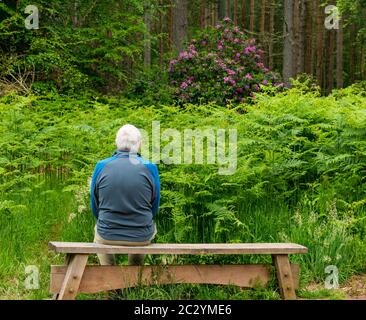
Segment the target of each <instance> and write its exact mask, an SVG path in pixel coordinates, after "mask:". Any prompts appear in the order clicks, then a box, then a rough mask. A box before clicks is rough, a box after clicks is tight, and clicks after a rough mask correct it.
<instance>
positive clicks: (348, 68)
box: [0, 0, 366, 299]
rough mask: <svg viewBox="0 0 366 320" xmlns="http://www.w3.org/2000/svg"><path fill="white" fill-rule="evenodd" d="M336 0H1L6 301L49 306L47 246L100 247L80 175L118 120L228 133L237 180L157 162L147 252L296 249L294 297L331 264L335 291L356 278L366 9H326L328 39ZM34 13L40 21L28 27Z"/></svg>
mask: <svg viewBox="0 0 366 320" xmlns="http://www.w3.org/2000/svg"><path fill="white" fill-rule="evenodd" d="M329 4H331V3H330V1H328V0H314V1H310V0H293V1H289V0H284V1H272V0H263V1H254V0H243V1H238V0H146V1H138V0H128V1H127V0H116V1H111V0H105V1H86V0H78V1H75V0H72V1H70V0H63V1H46V0H37V1H33V0H24V1H19V0H16V1H12V0H3V1H1V0H0V119H1V122H0V147H1V152H0V226H1V227H0V248H1V250H0V298H47V297H48V296H49V295H48V284H49V283H48V282H49V280H48V279H49V265H50V264H58V263H60V262H61V261H62V257H60V255H57V254H51V253H49V252H48V250H47V243H48V241H50V240H66V241H91V240H92V239H93V226H94V224H95V221H94V217H93V215H92V214H91V212H90V209H89V183H90V176H91V174H92V171H93V168H94V166H95V163H96V162H97V161H98V160H100V159H102V158H105V157H108V156H110V155H111V153H112V152H113V151H114V145H113V141H114V135H115V133H116V130H117V129H118V128H119V127H120V126H121V125H123V124H125V123H127V122H129V123H132V124H134V125H136V126H138V127H140V128H143V129H145V130H147V131H148V132H149V133H150V134H151V131H152V123H153V121H159V122H160V125H161V129H162V130H164V129H175V130H178V133H183V131H184V130H185V129H212V130H214V131H217V130H218V129H225V130H226V132H227V131H228V129H236V130H237V148H236V150H235V152H237V158H235V159H236V160H235V161H236V163H235V164H236V170H234V172H233V174H232V175H221V174H220V171H219V169H220V168H222V167H221V166H222V164H220V163H215V164H207V162H208V161H207V162H205V163H204V164H197V163H195V164H187V163H186V164H177V163H175V164H174V162H173V164H168V163H167V162H164V161H163V162H162V163H160V164H159V170H160V175H161V182H162V199H161V208H160V212H159V214H158V216H157V225H158V235H157V238H156V241H159V242H178V243H179V242H198V243H199V242H275V241H280V242H282V241H292V242H297V243H301V244H303V245H306V246H308V247H309V254H306V255H303V256H298V257H293V259H294V261H296V262H301V266H302V276H301V288H302V290H300V291H299V295H302V296H303V297H308V296H309V292H303V290H304V288H305V287H306V285H307V284H310V283H314V282H315V283H318V284H319V283H323V281H324V279H325V277H326V274H325V267H326V266H328V265H335V266H337V267H338V269H339V275H340V282H341V283H344V282H345V281H346V280H347V279H349V277H350V276H351V275H353V274H357V273H362V272H365V271H366V265H365V261H366V244H365V243H366V197H365V190H366V180H365V177H366V126H365V124H366V95H365V92H366V84H365V81H363V82H362V80H365V79H366V59H365V57H366V55H365V52H366V50H365V44H366V42H365V41H364V40H365V37H366V28H365V21H366V20H365V19H364V14H365V10H366V2H365V0H356V1H350V0H338V1H335V4H337V6H338V9H339V13H340V17H341V20H340V21H338V22H339V24H340V27H339V28H338V29H337V28H336V29H327V28H325V24H324V22H326V21H325V19H326V18H327V15H326V13H325V11H324V9H325V7H326V6H327V5H329ZM28 5H35V6H36V8H37V10H35V9H34V7H33V9H32V10H31V11H33V12H32V14H36V12H38V14H39V21H38V22H39V28H35V29H29V28H27V27H26V26H27V25H26V24H25V22H27V23H29V22H30V21H29V20H25V19H29V17H28V18H27V15H29V14H30V13H31V12H28V13H25V12H24V10H25V8H26V7H27V6H28ZM197 8H199V10H197ZM329 14H331V12H330V13H329ZM32 19H33V20H32V22H33V23H35V22H36V20H34V19H36V18H35V16H34V17H33V18H32ZM328 22H329V21H328ZM333 22H334V21H333ZM280 74H281V76H280ZM281 78H282V79H281ZM290 78H293V79H291V80H290ZM294 79H295V80H294ZM345 86H347V87H346V88H344V87H345ZM335 87H336V88H338V89H334V88H335ZM325 94H327V96H325ZM150 138H151V135H150ZM146 142H147V141H145V145H146ZM167 143H168V141H162V146H164V144H165V145H166V144H167ZM149 145H150V146H151V143H150V144H149ZM145 151H146V150H145ZM182 151H183V150H182ZM204 151H205V153H207V151H208V146H207V147H206V148H204ZM226 151H228V150H226ZM231 151H232V150H231ZM235 152H234V154H235ZM146 157H147V158H150V157H149V156H148V155H146ZM150 159H151V158H150ZM91 259H92V260H93V261H92V262H95V263H97V260H96V257H91ZM167 259H168V258H167V257H148V258H147V261H146V262H147V263H150V264H154V263H166V262H167ZM169 259H171V260H172V261H170V262H175V263H178V264H179V263H194V262H197V260H199V262H203V263H206V262H207V263H213V262H215V263H237V262H239V260H241V261H243V262H244V261H245V262H260V261H261V262H264V261H265V262H269V259H270V257H252V256H245V257H236V256H235V257H232V256H220V257H218V256H204V257H200V256H196V257H183V256H174V257H170V258H169ZM120 262H121V263H126V259H125V257H121V261H120ZM29 265H35V266H37V267H39V268H40V271H41V274H40V276H41V287H40V290H33V291H29V290H26V289H25V288H24V284H23V280H24V277H25V267H26V266H29ZM275 288H276V285H275V282H274V281H273V282H272V283H271V285H270V288H269V290H266V289H261V288H258V289H257V290H252V291H241V290H239V289H238V288H231V287H220V286H216V287H215V286H188V285H187V286H185V285H177V286H164V287H153V288H150V289H147V288H137V289H134V290H128V291H127V292H125V294H126V295H127V297H128V298H132V299H135V298H147V299H154V298H155V299H156V298H168V299H170V298H206V299H207V298H214V299H217V298H223V299H226V298H264V299H277V298H279V295H278V292H276V291H274V290H273V289H275ZM310 295H311V293H310ZM93 298H95V297H93ZM117 298H118V297H117Z"/></svg>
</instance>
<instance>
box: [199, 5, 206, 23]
mask: <svg viewBox="0 0 366 320" xmlns="http://www.w3.org/2000/svg"><path fill="white" fill-rule="evenodd" d="M205 24H206V1H205V0H201V3H200V27H201V29H202V28H205V27H206V25H205Z"/></svg>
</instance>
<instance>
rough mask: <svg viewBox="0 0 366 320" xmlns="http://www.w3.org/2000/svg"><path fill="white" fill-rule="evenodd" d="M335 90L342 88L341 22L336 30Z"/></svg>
mask: <svg viewBox="0 0 366 320" xmlns="http://www.w3.org/2000/svg"><path fill="white" fill-rule="evenodd" d="M336 77H337V88H343V22H342V19H341V20H340V21H339V29H338V30H337V76H336Z"/></svg>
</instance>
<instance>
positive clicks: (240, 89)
mask: <svg viewBox="0 0 366 320" xmlns="http://www.w3.org/2000/svg"><path fill="white" fill-rule="evenodd" d="M236 91H237V92H239V93H243V91H244V90H243V88H238V89H236Z"/></svg>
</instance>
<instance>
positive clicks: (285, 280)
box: [272, 254, 296, 300]
mask: <svg viewBox="0 0 366 320" xmlns="http://www.w3.org/2000/svg"><path fill="white" fill-rule="evenodd" d="M272 258H273V262H274V264H275V267H276V273H277V279H278V284H279V287H280V292H281V297H282V298H283V299H285V300H289V299H292V300H293V299H296V293H295V282H294V278H293V275H292V270H291V267H290V262H289V259H288V255H285V254H281V255H273V256H272Z"/></svg>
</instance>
